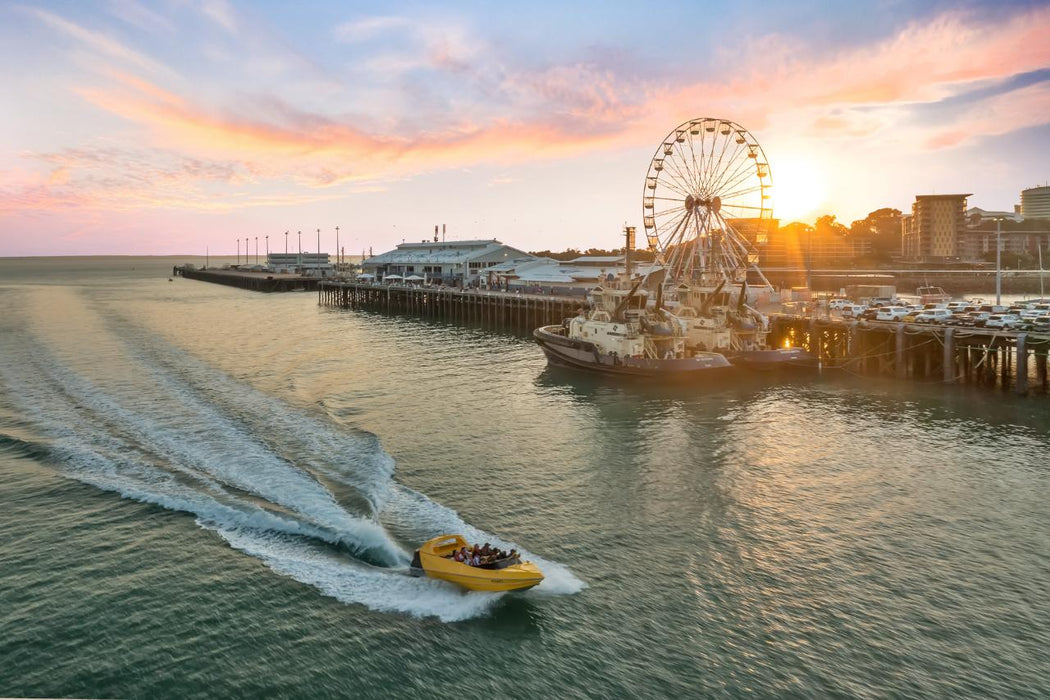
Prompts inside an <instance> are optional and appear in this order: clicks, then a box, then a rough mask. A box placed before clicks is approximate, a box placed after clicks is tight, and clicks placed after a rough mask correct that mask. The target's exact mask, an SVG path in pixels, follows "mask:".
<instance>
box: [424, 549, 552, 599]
mask: <svg viewBox="0 0 1050 700" xmlns="http://www.w3.org/2000/svg"><path fill="white" fill-rule="evenodd" d="M466 544H467V543H466V540H464V539H463V538H462V537H460V536H459V535H443V536H441V537H435V538H434V539H432V540H429V541H428V542H426V543H425V544H424V545H423V546H422V547H420V548H419V550H418V551H417V552H416V557H415V558H414V559H413V561H412V563H413V567H414V568H415V567H417V566H418V571H417V573H419V572H420V571H421V572H422V573H423V574H424V575H426V576H428V577H429V578H436V579H439V580H442V581H448V582H449V583H454V584H456V585H458V586H462V587H463V588H466V589H467V590H471V591H487V592H490V593H501V592H506V591H523V590H526V589H529V588H532V587H533V586H537V585H539V584H540V583H542V582H543V572H541V571H540V569H539V567H538V566H536V565H535V564H533V563H532V562H528V561H526V562H521V563H518V564H511V565H510V566H505V567H503V568H492V569H487V568H482V567H478V566H469V565H467V564H461V563H460V562H458V561H455V560H453V559H448V558H446V555H447V554H450V553H451V552H454V551H455V550H456V549H459V548H460V547H465V546H466Z"/></svg>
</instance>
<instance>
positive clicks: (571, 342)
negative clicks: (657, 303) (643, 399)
mask: <svg viewBox="0 0 1050 700" xmlns="http://www.w3.org/2000/svg"><path fill="white" fill-rule="evenodd" d="M640 285H641V281H639V282H636V283H635V284H634V286H632V287H631V288H630V289H621V288H616V287H611V288H603V287H596V288H595V289H594V290H592V291H591V297H592V299H593V302H594V308H592V309H591V310H590V311H588V312H583V311H581V312H580V314H579V315H577V316H574V317H573V318H568V319H565V320H564V321H563V322H562V323H561V325H552V326H543V327H541V328H537V329H536V330H534V331H533V337H534V338H535V339H536V342H537V343H539V345H540V347H541V348H542V349H543V352H544V354H545V355H546V356H547V361H548V362H549V363H550V364H552V365H556V366H560V367H570V368H573V369H579V370H585V371H589V372H598V373H601V374H610V375H625V376H637V377H669V378H676V379H677V378H683V377H689V376H697V375H701V374H702V375H704V376H708V375H711V374H712V373H713V372H715V371H717V370H727V369H730V368H731V367H732V365H730V363H729V361H728V360H727V359H726V358H725V356H724V355H722V354H720V353H717V352H704V351H697V352H692V351H687V349H686V347H685V338H684V334H685V324H684V323H683V322H682V321H681V320H680V319H678V318H676V317H675V316H674V315H673V314H671V313H669V312H668V311H667V310H665V309H661V308H659V307H657V308H655V309H650V308H649V307H648V292H647V291H646V290H644V289H641V288H640Z"/></svg>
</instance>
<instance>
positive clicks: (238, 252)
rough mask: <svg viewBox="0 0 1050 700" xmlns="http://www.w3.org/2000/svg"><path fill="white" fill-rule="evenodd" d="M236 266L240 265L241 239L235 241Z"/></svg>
mask: <svg viewBox="0 0 1050 700" xmlns="http://www.w3.org/2000/svg"><path fill="white" fill-rule="evenodd" d="M237 264H238V265H240V264H241V239H240V238H238V239H237Z"/></svg>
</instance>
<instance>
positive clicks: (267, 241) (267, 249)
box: [266, 234, 270, 258]
mask: <svg viewBox="0 0 1050 700" xmlns="http://www.w3.org/2000/svg"><path fill="white" fill-rule="evenodd" d="M266 257H267V258H269V257H270V234H266Z"/></svg>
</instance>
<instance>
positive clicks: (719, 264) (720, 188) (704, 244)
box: [642, 117, 773, 285]
mask: <svg viewBox="0 0 1050 700" xmlns="http://www.w3.org/2000/svg"><path fill="white" fill-rule="evenodd" d="M772 187H773V178H772V176H771V175H770V171H769V163H768V162H767V160H766V156H765V153H764V152H763V151H762V147H761V146H760V145H759V143H758V141H757V140H756V139H755V137H754V136H752V135H751V133H750V132H748V131H747V129H745V128H744V127H742V126H740V125H739V124H737V123H735V122H731V121H729V120H727V119H716V118H712V117H702V118H700V119H692V120H690V121H687V122H685V123H683V124H681V125H679V126H678V127H676V128H675V129H673V130H672V131H671V132H670V133H668V134H667V136H666V137H665V138H664V140H663V141H662V142H661V143H660V145H659V146H658V147H657V149H656V153H655V154H654V155H653V159H652V162H650V163H649V172H648V173H647V174H646V177H645V189H644V190H643V193H642V221H643V223H644V225H645V234H646V239H647V242H648V245H649V248H650V250H652V251H653V252H654V253H655V254H656V256H657V260H658V261H659V262H661V263H662V264H663V265H664V266H665V268H666V269H667V275H668V279H669V280H673V281H678V282H699V283H701V284H718V283H720V282H723V281H726V282H729V283H733V282H742V281H744V279H745V278H746V274H747V270H748V268H749V267H751V268H752V269H754V270H757V269H758V268H757V267H755V266H754V264H753V263H754V259H755V257H756V256H755V254H754V250H755V248H754V241H755V240H756V238H757V237H758V236H759V235H764V234H765V232H766V231H767V228H766V227H767V226H768V225H769V223H770V221H771V220H772V218H773V209H772V199H771V194H772ZM759 274H761V272H759ZM762 281H763V282H765V283H766V284H767V285H768V284H769V283H768V282H766V280H765V278H764V277H763V278H762Z"/></svg>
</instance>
